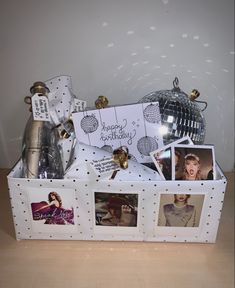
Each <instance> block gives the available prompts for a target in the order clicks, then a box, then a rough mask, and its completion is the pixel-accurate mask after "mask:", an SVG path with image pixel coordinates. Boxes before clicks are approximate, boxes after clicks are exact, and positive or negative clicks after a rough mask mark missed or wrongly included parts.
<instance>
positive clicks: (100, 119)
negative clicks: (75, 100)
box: [73, 102, 163, 163]
mask: <svg viewBox="0 0 235 288" xmlns="http://www.w3.org/2000/svg"><path fill="white" fill-rule="evenodd" d="M73 122H74V127H75V133H76V137H77V139H78V141H80V142H82V143H85V144H88V145H91V146H97V147H99V148H103V149H104V150H106V151H109V152H111V153H112V151H113V150H114V149H116V148H118V147H120V146H127V147H128V149H129V154H130V157H131V159H132V160H136V161H137V162H140V163H146V162H152V161H151V157H150V152H152V151H154V150H156V149H158V148H160V147H162V146H163V138H162V134H161V129H160V128H161V115H160V111H159V104H158V102H152V103H138V104H132V105H123V106H115V107H108V108H104V109H96V110H88V111H82V112H75V113H73Z"/></svg>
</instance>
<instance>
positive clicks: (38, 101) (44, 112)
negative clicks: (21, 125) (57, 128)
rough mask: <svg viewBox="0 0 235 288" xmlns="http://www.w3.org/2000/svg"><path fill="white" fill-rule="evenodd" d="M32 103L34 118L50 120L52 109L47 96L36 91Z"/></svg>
mask: <svg viewBox="0 0 235 288" xmlns="http://www.w3.org/2000/svg"><path fill="white" fill-rule="evenodd" d="M31 104H32V112H33V119H34V120H36V121H49V122H50V120H51V119H50V112H49V111H50V110H49V103H48V98H47V96H43V95H42V96H40V94H38V93H36V94H34V95H33V96H32V99H31Z"/></svg>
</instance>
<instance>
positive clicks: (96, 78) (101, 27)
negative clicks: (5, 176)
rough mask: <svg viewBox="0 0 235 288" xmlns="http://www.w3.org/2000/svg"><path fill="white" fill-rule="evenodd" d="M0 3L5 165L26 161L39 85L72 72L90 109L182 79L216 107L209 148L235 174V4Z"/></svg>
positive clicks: (1, 158)
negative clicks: (26, 132) (31, 107)
mask: <svg viewBox="0 0 235 288" xmlns="http://www.w3.org/2000/svg"><path fill="white" fill-rule="evenodd" d="M1 2H2V3H1V10H0V33H1V34H0V59H1V61H0V63H1V65H0V71H1V75H0V76H1V77H0V84H1V92H0V97H1V105H0V120H1V121H0V144H1V146H0V167H11V166H12V165H13V164H14V162H15V161H16V160H17V159H18V158H19V156H20V146H21V138H22V134H23V129H24V126H25V123H26V120H27V118H28V116H29V112H28V107H26V105H25V104H24V102H23V98H24V96H25V95H27V94H28V93H29V88H30V86H31V85H32V83H33V82H35V81H37V80H42V81H44V80H47V79H50V78H52V77H54V76H57V75H61V74H66V75H71V76H72V80H73V88H74V91H75V94H77V95H78V96H79V97H80V98H81V99H85V100H87V101H88V104H89V105H93V103H94V101H95V100H96V98H97V97H98V96H99V95H106V96H107V97H108V98H109V100H110V104H111V105H115V104H122V103H123V104H124V103H133V102H137V101H138V100H139V99H140V98H142V97H143V96H144V95H146V94H148V93H150V92H152V91H155V90H160V89H171V88H172V81H173V80H174V77H175V76H178V78H179V80H180V88H181V89H182V90H183V91H184V92H186V93H189V92H191V90H192V89H193V88H196V89H198V90H199V91H200V93H201V96H200V98H201V100H205V101H207V102H208V108H207V109H206V111H205V113H204V114H205V118H206V122H207V134H206V141H205V143H208V144H214V145H215V153H216V158H217V161H218V162H219V164H220V165H221V167H222V169H223V170H224V171H229V170H232V169H233V166H234V124H233V122H234V121H233V119H234V1H233V0H223V1H216V0H197V1H195V0H162V1H160V0H77V1H76V0H64V1H63V0H40V1H38V0H21V1H17V0H5V1H1ZM199 100H200V99H199Z"/></svg>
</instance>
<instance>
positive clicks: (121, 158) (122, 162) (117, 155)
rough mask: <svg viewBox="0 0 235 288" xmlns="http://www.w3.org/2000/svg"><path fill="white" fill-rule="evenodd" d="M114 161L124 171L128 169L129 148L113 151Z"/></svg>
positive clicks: (124, 147) (123, 147)
mask: <svg viewBox="0 0 235 288" xmlns="http://www.w3.org/2000/svg"><path fill="white" fill-rule="evenodd" d="M113 161H114V162H115V163H116V164H118V165H119V166H120V167H121V168H122V169H127V168H128V148H127V147H126V146H121V147H119V148H117V149H115V150H114V151H113Z"/></svg>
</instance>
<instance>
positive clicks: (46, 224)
mask: <svg viewBox="0 0 235 288" xmlns="http://www.w3.org/2000/svg"><path fill="white" fill-rule="evenodd" d="M27 197H28V206H29V211H30V214H31V226H32V230H33V232H35V233H39V234H41V233H66V232H67V233H73V232H77V228H76V226H77V225H76V218H77V217H76V215H75V209H76V207H75V205H76V204H75V203H76V202H75V191H74V189H61V188H53V189H51V188H40V193H39V191H38V188H33V187H32V188H30V191H27Z"/></svg>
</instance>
